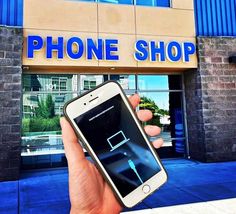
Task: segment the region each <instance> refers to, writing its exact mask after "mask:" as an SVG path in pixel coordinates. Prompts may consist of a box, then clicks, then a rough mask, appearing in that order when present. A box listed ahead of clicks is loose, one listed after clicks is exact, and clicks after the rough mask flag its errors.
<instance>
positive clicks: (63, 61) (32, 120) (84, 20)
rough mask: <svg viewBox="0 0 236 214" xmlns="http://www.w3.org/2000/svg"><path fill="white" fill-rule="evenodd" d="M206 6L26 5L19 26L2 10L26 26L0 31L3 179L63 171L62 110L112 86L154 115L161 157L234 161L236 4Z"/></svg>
mask: <svg viewBox="0 0 236 214" xmlns="http://www.w3.org/2000/svg"><path fill="white" fill-rule="evenodd" d="M210 1H211V0H209V2H210ZM209 2H207V3H206V2H205V1H202V0H195V1H189V0H172V1H171V0H156V1H141V0H136V1H130V0H122V1H120V0H119V1H113V0H112V1H111V0H97V1H95V0H94V1H79V0H78V1H64V0H51V1H37V0H24V1H20V0H19V1H18V3H19V4H21V5H22V4H23V6H22V8H23V16H22V17H23V19H22V21H21V20H18V18H17V17H16V16H19V15H20V14H22V11H20V10H19V11H18V10H17V7H16V6H15V7H13V6H12V7H10V6H11V5H13V4H9V5H7V6H4V7H3V11H5V12H4V13H2V11H1V10H0V17H5V15H6V14H8V13H9V16H10V14H11V13H10V12H11V11H12V12H14V13H12V14H15V15H16V16H15V17H13V16H10V18H6V17H5V19H2V20H1V19H0V23H3V24H6V25H13V26H14V23H15V25H21V24H18V23H23V24H22V28H21V27H20V28H17V27H1V29H0V36H1V37H0V70H1V73H0V93H1V94H2V95H1V98H0V99H1V101H2V102H0V110H1V111H0V116H1V117H2V121H1V122H2V123H0V131H1V132H0V152H1V157H2V159H1V160H0V166H2V169H3V170H0V179H1V180H2V179H3V180H5V179H17V178H19V172H20V170H19V169H29V168H44V167H57V166H65V165H66V159H65V156H64V150H63V145H62V140H61V131H60V126H59V117H60V116H61V115H62V108H63V105H64V103H65V102H66V101H67V100H69V99H71V98H73V97H76V96H77V95H80V94H82V93H83V92H85V91H87V90H89V89H91V88H94V87H95V86H96V85H98V84H100V83H102V82H104V81H107V80H115V81H118V82H119V83H120V84H121V86H122V87H123V89H124V90H125V93H126V94H127V96H129V95H132V94H134V93H138V94H139V95H140V96H141V98H142V99H141V100H142V102H141V105H140V108H147V109H150V110H151V111H152V112H153V114H154V117H153V119H152V120H151V121H150V123H152V124H155V125H158V126H160V127H161V128H162V134H161V137H163V138H164V141H165V144H164V146H163V148H161V149H160V150H158V152H159V154H160V156H161V157H163V158H170V157H185V158H192V159H196V160H200V161H204V162H212V161H223V160H235V159H236V155H235V154H236V144H235V128H234V127H236V126H235V125H236V122H235V121H236V120H235V109H236V107H235V104H236V102H235V88H236V85H235V70H236V68H235V63H234V62H233V61H232V60H229V59H231V58H232V57H233V56H234V55H235V53H236V50H235V47H236V39H235V35H236V28H235V23H236V16H235V10H236V5H235V2H234V1H233V0H230V1H227V0H222V1H218V0H212V4H210V3H209ZM229 2H231V4H229ZM0 6H1V2H0ZM8 6H9V7H8ZM14 8H15V10H13V9H14ZM225 11H227V14H228V15H227V16H226V13H225ZM195 29H196V30H195ZM202 36H203V37H202ZM209 36H211V37H209ZM222 36H227V37H222ZM232 59H233V58H232ZM226 121H227V122H226ZM156 137H157V136H156ZM153 139H155V137H154V138H151V139H150V140H153ZM6 145H7V146H6Z"/></svg>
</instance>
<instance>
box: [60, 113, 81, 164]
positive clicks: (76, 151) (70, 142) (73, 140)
mask: <svg viewBox="0 0 236 214" xmlns="http://www.w3.org/2000/svg"><path fill="white" fill-rule="evenodd" d="M60 124H61V129H62V140H63V144H64V149H65V154H66V158H67V161H68V166H69V167H70V166H74V167H76V166H78V164H79V163H81V162H82V160H84V159H85V155H84V151H83V148H82V147H81V145H80V144H79V143H78V138H77V136H76V134H75V132H74V130H73V129H72V127H71V125H70V123H69V122H68V121H67V120H66V119H65V118H64V117H62V118H61V119H60Z"/></svg>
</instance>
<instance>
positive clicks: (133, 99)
mask: <svg viewBox="0 0 236 214" xmlns="http://www.w3.org/2000/svg"><path fill="white" fill-rule="evenodd" d="M129 102H130V104H131V105H132V106H133V108H134V109H135V108H136V107H137V106H138V105H139V103H140V97H139V95H138V94H134V95H132V96H130V97H129Z"/></svg>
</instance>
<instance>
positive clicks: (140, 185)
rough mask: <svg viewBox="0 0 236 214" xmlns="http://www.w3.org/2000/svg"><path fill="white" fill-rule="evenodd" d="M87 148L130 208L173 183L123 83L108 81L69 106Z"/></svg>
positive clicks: (69, 114) (70, 116)
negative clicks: (168, 181) (169, 181)
mask: <svg viewBox="0 0 236 214" xmlns="http://www.w3.org/2000/svg"><path fill="white" fill-rule="evenodd" d="M64 114H65V116H66V117H67V119H68V121H69V122H70V123H71V125H72V127H73V128H74V130H75V132H76V133H77V135H78V137H79V139H80V140H81V142H82V144H83V146H84V148H85V149H86V150H87V151H88V153H89V154H90V156H91V157H92V158H93V160H94V161H95V164H96V166H97V167H98V169H99V171H100V172H101V174H102V175H103V177H104V179H105V180H106V181H107V182H108V183H109V184H110V186H111V188H112V190H113V192H114V193H115V195H116V197H117V198H118V199H119V200H120V202H121V203H122V204H123V205H124V206H126V207H129V208H130V207H133V206H134V205H136V204H137V203H139V202H141V201H142V200H143V199H144V198H146V197H147V196H148V195H150V194H152V193H153V192H154V191H155V190H157V189H158V188H159V187H160V186H161V185H163V184H164V183H165V182H166V181H167V173H166V171H165V169H164V167H163V165H162V164H161V161H160V159H159V157H158V155H157V153H156V151H155V149H154V148H153V146H152V145H151V143H150V142H149V141H148V138H147V136H146V134H145V132H144V130H143V128H142V126H141V124H140V122H139V120H138V118H137V117H136V114H135V112H134V110H133V108H132V106H131V105H130V103H129V101H128V99H127V97H126V95H125V93H124V92H123V90H122V88H121V86H120V85H119V84H118V83H116V82H114V81H108V82H106V83H104V84H101V85H99V86H98V87H96V88H95V89H93V90H91V91H88V92H87V93H85V94H83V95H82V96H80V97H77V98H75V99H73V100H71V101H69V102H67V103H66V104H65V106H64Z"/></svg>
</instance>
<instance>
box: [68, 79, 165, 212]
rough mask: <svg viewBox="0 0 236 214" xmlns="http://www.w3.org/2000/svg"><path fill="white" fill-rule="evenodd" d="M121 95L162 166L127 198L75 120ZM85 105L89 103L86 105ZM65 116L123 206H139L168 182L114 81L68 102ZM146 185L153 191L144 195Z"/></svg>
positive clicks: (127, 102)
mask: <svg viewBox="0 0 236 214" xmlns="http://www.w3.org/2000/svg"><path fill="white" fill-rule="evenodd" d="M117 94H120V95H121V97H122V100H123V101H124V103H125V104H126V106H127V108H128V110H129V111H130V113H131V115H132V117H133V119H134V120H135V122H136V124H137V127H138V128H139V130H140V132H141V134H142V136H143V138H144V139H145V141H146V143H147V145H148V147H149V149H150V150H151V152H152V154H153V156H154V158H155V159H156V161H157V162H158V164H159V165H160V168H161V170H160V171H159V172H158V173H157V174H155V175H154V176H153V177H151V178H150V179H149V180H147V181H146V182H144V183H143V184H142V185H140V186H139V187H137V188H136V189H135V190H133V191H132V192H130V193H129V194H128V195H126V196H125V197H122V195H121V194H120V192H119V190H118V189H117V188H116V186H115V184H114V183H113V181H112V180H111V178H110V176H109V175H108V173H107V172H106V170H105V168H104V167H103V165H102V163H101V162H100V160H99V159H98V157H97V155H96V153H95V152H94V151H93V149H92V148H91V147H90V145H89V143H88V142H87V140H86V138H85V137H84V135H83V133H82V132H81V131H80V129H79V128H78V127H77V125H76V123H75V121H74V118H76V117H78V116H80V115H82V114H83V113H85V112H87V111H89V110H90V109H92V108H94V107H95V106H97V105H99V104H101V103H103V102H105V101H107V100H108V99H110V98H112V97H114V96H115V95H117ZM97 96H98V100H97V102H91V103H89V100H91V99H93V97H97ZM84 103H87V104H86V105H84ZM64 114H65V116H66V117H67V119H69V122H70V123H71V125H72V127H73V129H74V130H75V132H76V133H77V135H78V136H79V138H80V140H81V141H82V143H83V145H84V146H85V148H86V150H87V151H88V153H89V154H90V156H91V157H92V158H93V159H94V161H95V162H96V164H97V166H98V168H99V170H100V171H101V173H102V174H103V175H104V177H105V179H106V181H107V182H108V183H109V184H110V186H111V188H112V189H113V190H114V191H115V193H116V196H117V197H118V199H119V200H120V202H122V204H123V205H124V206H126V207H133V206H134V205H136V204H138V203H139V202H141V201H142V200H143V199H145V198H146V197H147V196H148V195H150V194H152V193H153V192H154V191H155V190H156V189H158V188H159V187H160V186H161V185H163V184H164V183H165V182H166V181H167V173H166V171H165V169H164V167H163V165H162V163H161V161H160V159H159V157H158V155H157V153H156V151H155V149H154V148H153V146H152V145H151V144H150V142H149V141H148V139H147V136H146V134H145V132H144V130H143V128H142V127H141V125H140V122H139V120H138V118H137V116H136V114H135V112H134V111H133V108H132V106H131V105H130V103H129V101H128V99H127V97H126V95H125V93H124V91H123V89H122V88H121V86H120V85H119V84H118V83H116V82H114V81H107V82H105V83H103V84H101V85H99V86H98V87H96V88H95V89H93V90H90V91H88V92H86V93H85V94H83V95H81V96H79V97H77V98H75V99H73V100H71V101H69V102H67V103H66V104H65V106H64ZM144 185H149V186H150V188H151V190H150V192H149V193H148V194H146V193H144V192H143V190H142V188H143V186H144Z"/></svg>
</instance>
